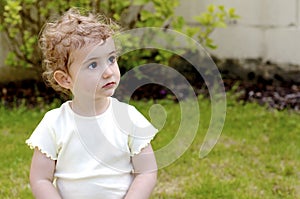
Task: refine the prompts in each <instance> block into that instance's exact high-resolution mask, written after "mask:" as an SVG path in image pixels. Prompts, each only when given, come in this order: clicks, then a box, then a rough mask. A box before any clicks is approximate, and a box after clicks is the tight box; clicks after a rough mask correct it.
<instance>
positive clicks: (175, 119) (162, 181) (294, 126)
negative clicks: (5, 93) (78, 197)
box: [0, 98, 300, 199]
mask: <svg viewBox="0 0 300 199" xmlns="http://www.w3.org/2000/svg"><path fill="white" fill-rule="evenodd" d="M132 103H133V104H134V105H135V106H136V107H137V108H138V109H139V110H140V111H141V112H143V113H144V114H146V115H147V113H148V109H149V107H150V105H151V104H152V103H153V102H147V103H146V102H142V101H139V102H132ZM157 103H159V104H161V105H162V106H163V107H164V109H165V111H166V113H167V121H166V123H165V126H164V128H163V129H162V131H161V132H160V133H159V134H158V135H157V137H156V138H155V140H154V141H153V147H154V149H156V150H157V149H160V148H162V147H164V146H166V145H167V144H168V143H170V142H171V141H172V139H173V138H174V136H175V135H176V132H177V129H178V125H179V123H180V109H179V106H178V104H175V103H173V102H171V101H167V100H162V101H158V102H157ZM199 106H200V113H201V120H200V126H199V130H198V133H197V136H196V137H195V139H194V141H193V143H192V144H191V146H190V147H189V148H188V149H187V150H186V151H185V153H184V154H183V155H182V156H181V157H180V158H179V159H177V160H176V161H175V162H173V163H172V164H171V165H169V166H167V167H165V168H162V169H160V170H159V176H158V183H157V186H156V188H155V191H154V193H153V196H152V198H153V199H155V198H166V199H170V198H195V199H198V198H199V199H201V198H203V199H204V198H205V199H216V198H222V199H233V198H237V199H255V198H264V199H268V198H270V199H276V198H278V199H279V198H285V199H289V198H290V199H295V198H300V149H299V147H300V144H299V143H300V133H299V129H300V122H299V121H300V120H299V119H300V117H299V116H300V115H299V114H298V113H294V112H290V111H281V112H279V111H276V110H268V109H267V108H265V107H261V106H259V105H256V104H246V105H242V104H240V103H237V102H235V101H234V100H233V99H229V100H228V106H227V115H226V122H225V126H224V129H223V132H222V134H221V137H220V139H219V140H218V143H217V144H216V146H215V147H214V148H213V150H212V151H211V152H210V153H209V154H208V156H206V157H205V158H204V159H200V158H199V149H200V146H201V144H202V142H203V138H204V135H205V133H206V130H207V127H208V125H209V121H210V103H209V101H208V100H206V99H202V98H201V99H199ZM49 108H50V107H47V108H44V109H43V110H40V109H34V110H32V109H31V110H27V109H26V108H19V109H13V110H7V109H5V108H0V115H1V117H0V135H1V140H0V144H1V152H0V158H1V161H0V168H1V170H0V196H1V198H4V199H6V198H13V199H18V198H20V199H21V198H22V199H27V198H33V197H32V196H31V192H30V188H29V185H28V172H29V166H30V161H31V154H32V151H31V150H30V149H29V148H28V147H27V146H26V145H25V144H24V141H25V139H26V138H27V137H28V136H29V135H30V134H31V132H32V130H33V129H34V128H35V126H36V125H37V123H38V122H39V120H40V119H41V118H42V116H43V114H44V113H45V111H46V110H48V109H49Z"/></svg>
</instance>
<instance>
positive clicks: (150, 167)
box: [125, 144, 157, 199]
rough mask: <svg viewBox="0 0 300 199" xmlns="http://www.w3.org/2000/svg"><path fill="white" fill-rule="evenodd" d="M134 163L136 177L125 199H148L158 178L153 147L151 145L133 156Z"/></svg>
mask: <svg viewBox="0 0 300 199" xmlns="http://www.w3.org/2000/svg"><path fill="white" fill-rule="evenodd" d="M145 154H147V155H145ZM132 163H133V167H134V171H135V173H136V175H135V177H134V180H133V182H132V184H131V186H130V188H129V190H128V192H127V194H126V197H125V199H136V198H138V199H148V198H149V197H150V195H151V193H152V191H153V189H154V187H155V184H156V178H157V165H156V160H155V156H154V152H153V150H152V147H151V145H150V144H149V145H148V146H147V147H146V148H144V149H143V150H142V151H141V152H140V153H139V154H137V155H135V156H133V157H132Z"/></svg>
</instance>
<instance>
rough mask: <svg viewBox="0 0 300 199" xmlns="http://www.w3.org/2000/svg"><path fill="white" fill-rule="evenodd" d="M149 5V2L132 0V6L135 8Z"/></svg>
mask: <svg viewBox="0 0 300 199" xmlns="http://www.w3.org/2000/svg"><path fill="white" fill-rule="evenodd" d="M147 3H149V0H133V2H132V4H133V5H135V6H142V5H145V4H147Z"/></svg>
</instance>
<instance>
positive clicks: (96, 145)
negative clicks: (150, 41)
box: [26, 9, 157, 199]
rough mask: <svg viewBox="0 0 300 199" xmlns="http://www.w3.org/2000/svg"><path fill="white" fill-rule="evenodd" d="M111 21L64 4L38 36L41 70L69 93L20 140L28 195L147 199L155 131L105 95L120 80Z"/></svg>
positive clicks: (153, 165)
mask: <svg viewBox="0 0 300 199" xmlns="http://www.w3.org/2000/svg"><path fill="white" fill-rule="evenodd" d="M115 27H116V25H115V24H114V23H113V22H104V21H103V20H102V21H100V20H99V18H97V17H96V16H94V15H92V14H89V15H88V16H86V15H81V14H80V12H79V11H78V10H76V9H70V10H69V11H67V12H66V13H65V14H64V15H63V16H62V17H61V18H60V19H59V20H57V21H55V22H53V23H47V24H46V26H45V27H44V29H43V31H42V34H41V37H40V41H39V42H40V47H41V49H42V51H43V55H44V67H45V72H44V74H43V77H44V78H45V80H46V82H47V83H48V84H49V85H51V86H52V87H53V88H54V89H55V90H56V91H62V92H65V93H70V94H72V96H73V97H72V100H69V101H66V102H65V103H63V104H62V105H61V106H60V107H59V108H56V109H53V110H50V111H49V112H47V113H46V114H45V116H44V118H43V119H42V120H41V122H40V123H39V125H38V126H37V127H36V129H35V130H34V132H33V133H32V135H31V136H30V138H29V139H28V140H26V143H27V144H28V145H29V146H30V147H31V148H32V149H34V154H33V157H32V163H31V169H30V185H31V188H32V192H33V195H34V196H35V197H36V198H41V199H47V198H51V199H59V198H63V199H96V198H97V199H99V198H105V199H110V198H112V199H120V198H126V199H130V198H134V199H143V198H149V197H150V195H151V192H152V190H153V188H154V186H155V183H156V176H157V165H156V161H155V156H154V152H153V150H152V148H151V144H150V141H151V140H152V139H153V137H154V136H155V134H156V133H157V130H156V129H155V128H154V127H153V126H152V125H151V124H150V123H149V122H148V121H147V120H146V119H145V118H144V117H143V116H142V114H140V113H139V112H138V111H137V110H136V109H135V108H134V107H133V106H131V105H128V104H125V103H122V102H119V101H118V100H117V99H115V98H113V97H111V96H112V95H113V94H114V91H115V89H116V88H117V86H118V84H119V81H120V71H119V67H118V64H117V60H116V58H117V55H116V48H115V44H114V40H113V38H112V36H113V35H114V34H115V33H116V31H115Z"/></svg>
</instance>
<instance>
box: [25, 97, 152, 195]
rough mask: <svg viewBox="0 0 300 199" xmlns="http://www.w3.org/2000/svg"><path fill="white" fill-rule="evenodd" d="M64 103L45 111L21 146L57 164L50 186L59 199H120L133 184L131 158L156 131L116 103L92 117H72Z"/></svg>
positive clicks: (127, 106) (70, 110) (131, 108)
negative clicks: (28, 147)
mask: <svg viewBox="0 0 300 199" xmlns="http://www.w3.org/2000/svg"><path fill="white" fill-rule="evenodd" d="M69 104H70V101H68V102H65V103H64V104H62V105H61V107H59V108H57V109H53V110H51V111H49V112H47V113H46V114H45V116H44V118H43V119H42V121H41V122H40V123H39V125H38V126H37V127H36V129H35V130H34V132H33V133H32V135H31V137H30V138H29V139H28V140H26V143H27V144H28V145H29V146H30V147H31V148H35V147H37V148H38V149H39V150H40V151H41V152H42V153H44V154H45V155H46V156H47V157H49V158H51V159H52V160H56V161H57V162H56V170H55V173H54V177H55V178H56V181H55V183H56V184H55V185H56V186H57V188H58V191H59V193H60V194H61V196H62V197H63V198H64V199H87V198H88V199H96V198H97V199H99V198H105V199H117V198H118V199H120V198H123V197H124V195H125V194H126V192H127V190H128V189H129V186H130V184H131V182H132V180H133V175H132V172H133V167H132V163H131V156H133V155H135V154H138V153H139V152H140V151H141V149H142V148H144V147H146V146H147V145H148V144H149V143H150V141H151V140H152V139H153V137H154V136H155V134H156V133H157V129H155V128H154V127H153V126H152V125H151V124H150V123H149V122H148V120H147V119H145V117H144V116H143V115H142V114H141V113H140V112H138V111H137V110H136V109H135V108H134V107H133V106H131V105H128V104H125V103H122V102H119V101H118V100H117V99H115V98H110V105H109V107H108V109H107V110H106V111H105V112H104V113H102V114H101V115H98V116H94V117H84V116H80V115H77V114H76V113H74V112H73V111H72V109H71V108H70V105H69Z"/></svg>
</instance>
